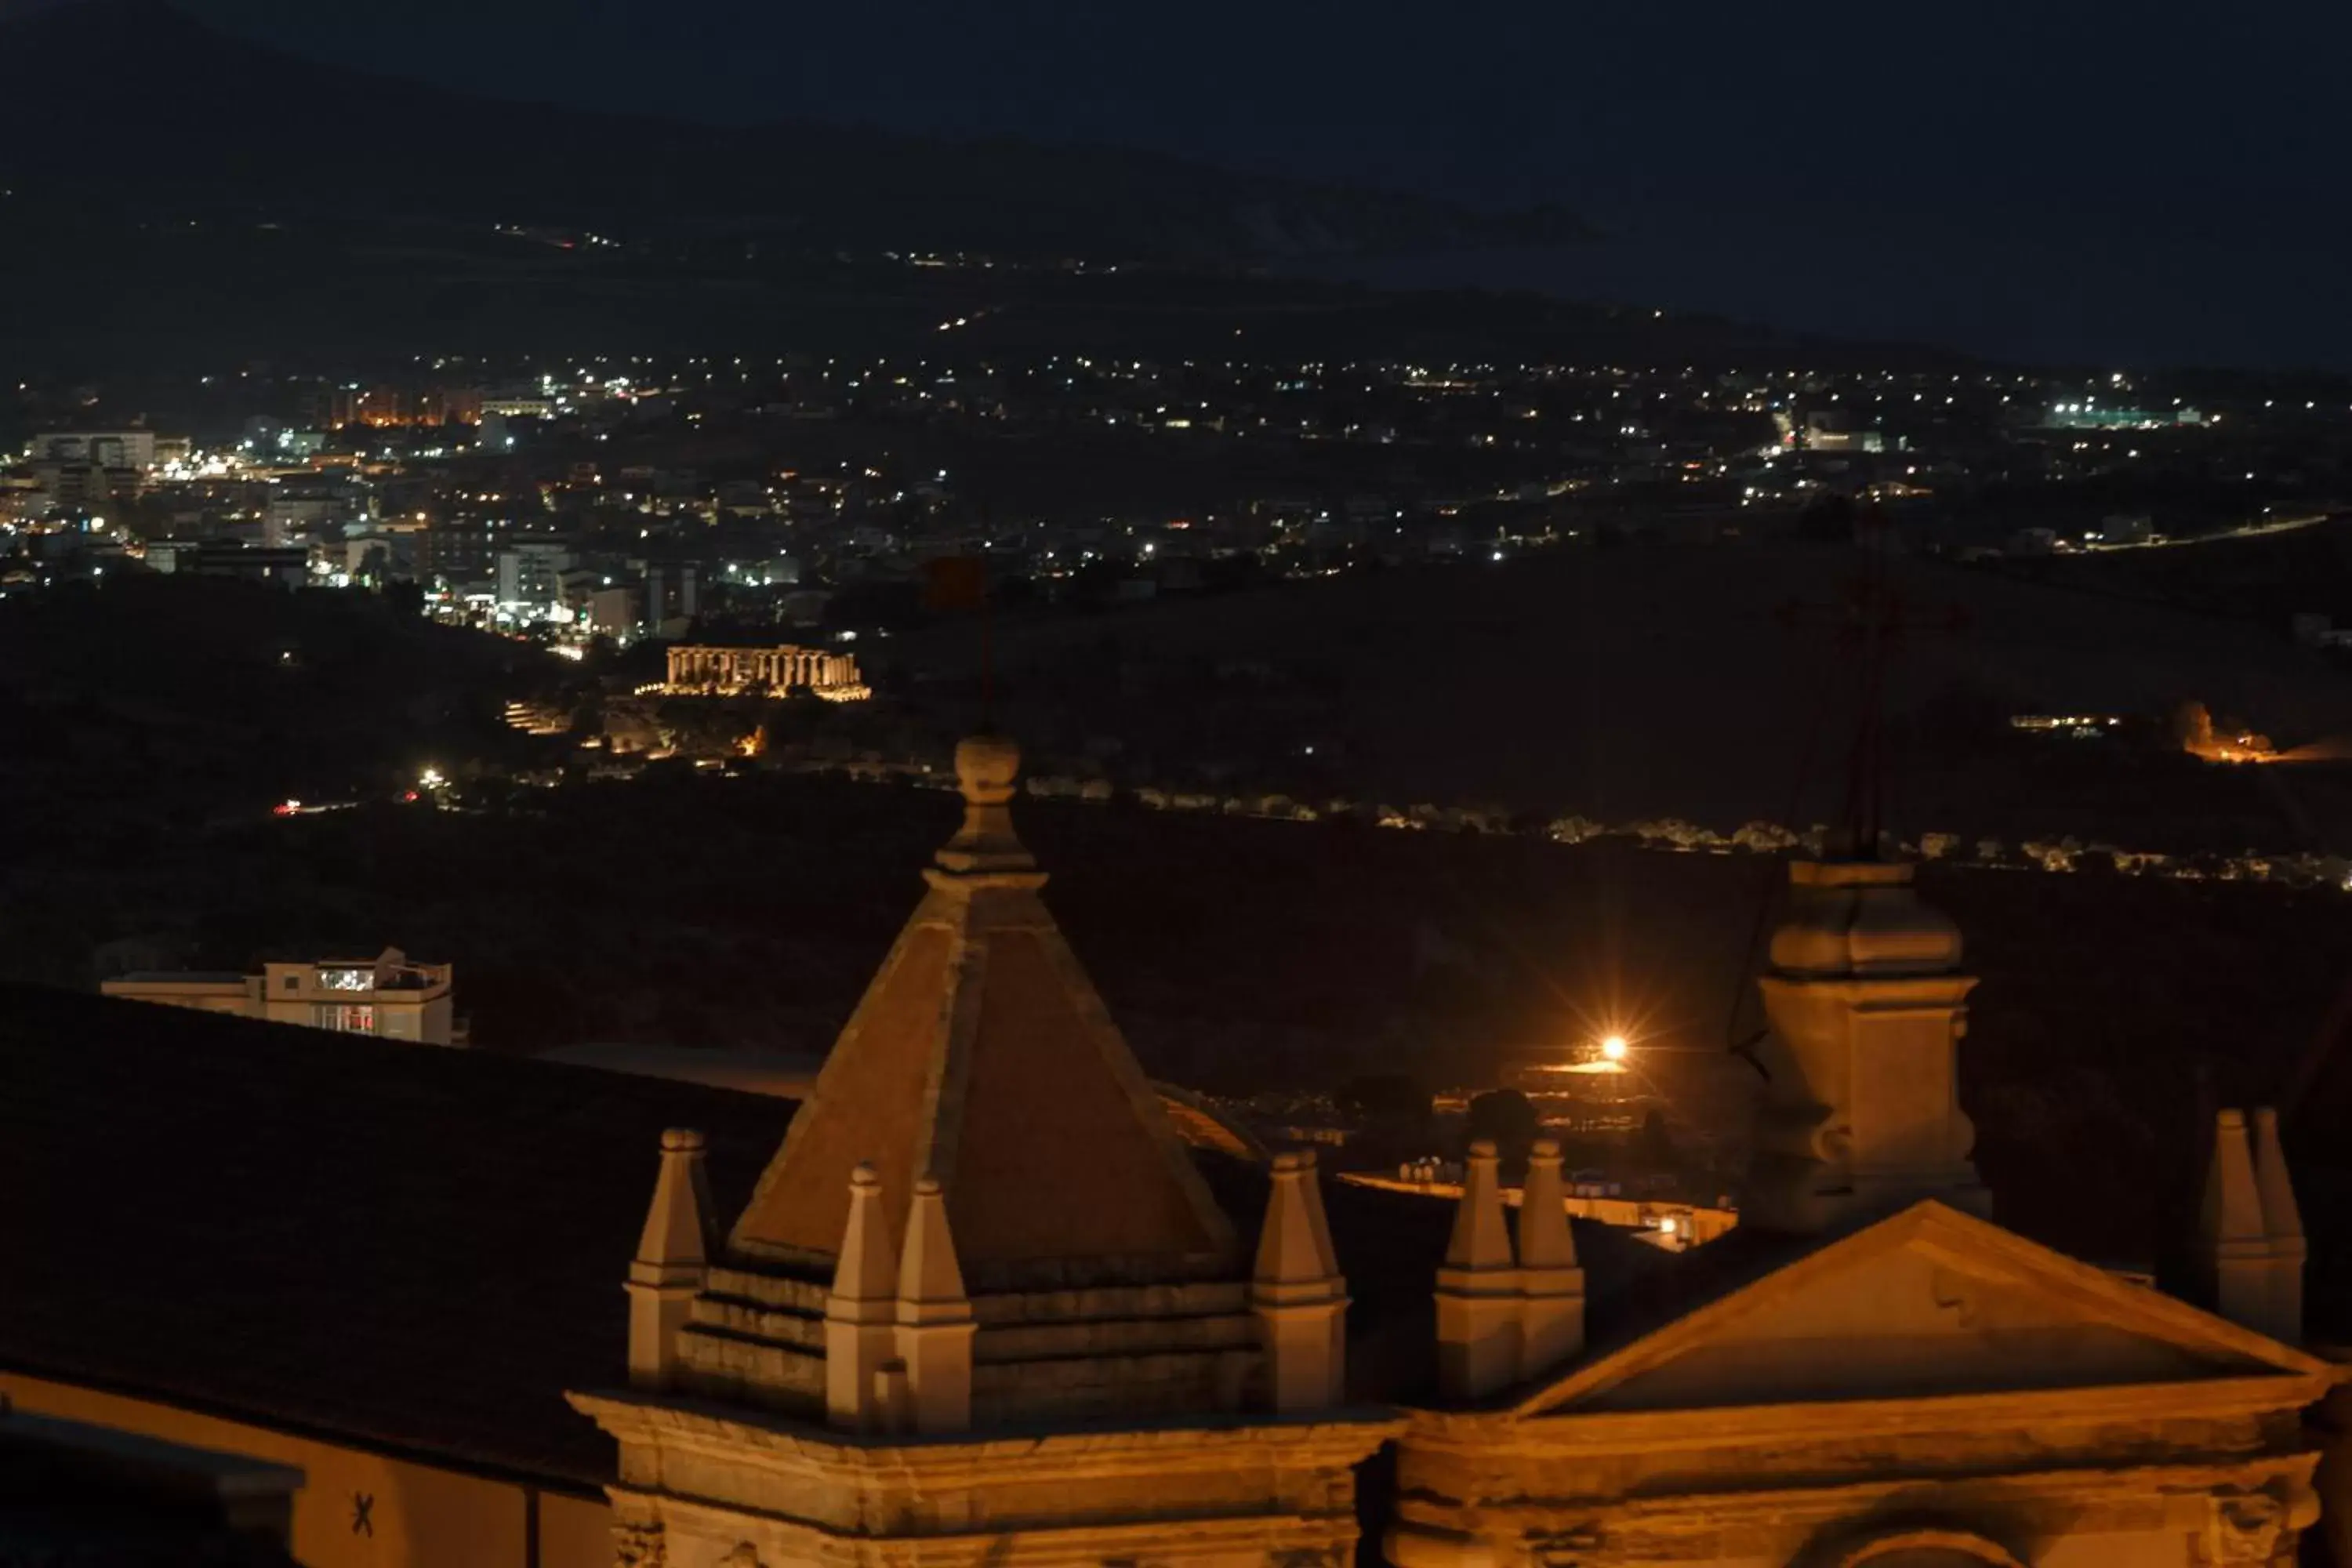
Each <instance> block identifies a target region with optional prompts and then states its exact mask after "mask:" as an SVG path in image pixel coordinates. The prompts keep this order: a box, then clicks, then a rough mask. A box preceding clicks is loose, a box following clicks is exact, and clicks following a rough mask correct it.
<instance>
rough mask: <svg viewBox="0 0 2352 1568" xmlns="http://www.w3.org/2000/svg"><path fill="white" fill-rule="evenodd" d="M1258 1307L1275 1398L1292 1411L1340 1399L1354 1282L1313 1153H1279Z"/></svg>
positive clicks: (1253, 1283) (1260, 1254)
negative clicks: (1338, 1246) (1344, 1266)
mask: <svg viewBox="0 0 2352 1568" xmlns="http://www.w3.org/2000/svg"><path fill="white" fill-rule="evenodd" d="M1250 1306H1251V1310H1253V1311H1255V1313H1256V1314H1257V1320H1258V1325H1259V1333H1260V1338H1261V1342H1262V1343H1263V1346H1264V1348H1265V1365H1266V1391H1267V1400H1268V1403H1269V1404H1271V1405H1273V1407H1274V1408H1275V1409H1276V1410H1278V1411H1285V1412H1294V1411H1302V1410H1323V1409H1328V1408H1329V1407H1331V1406H1333V1405H1338V1404H1339V1403H1340V1401H1341V1399H1342V1398H1343V1397H1344V1394H1343V1385H1344V1384H1345V1382H1346V1371H1347V1361H1346V1357H1347V1316H1348V1282H1347V1280H1346V1279H1342V1278H1341V1277H1340V1274H1339V1254H1338V1253H1337V1252H1336V1251H1335V1250H1333V1248H1332V1246H1331V1226H1330V1222H1329V1220H1328V1218H1327V1217H1326V1216H1325V1215H1324V1212H1323V1189H1322V1188H1321V1187H1320V1186H1319V1185H1318V1184H1317V1182H1316V1179H1315V1156H1314V1155H1313V1154H1312V1153H1311V1152H1303V1151H1302V1152H1292V1153H1284V1154H1276V1156H1275V1157H1274V1169H1273V1184H1272V1186H1271V1188H1270V1189H1269V1190H1268V1192H1267V1193H1266V1199H1265V1229H1263V1230H1262V1231H1260V1232H1259V1233H1258V1243H1257V1262H1256V1267H1255V1268H1254V1269H1253V1270H1252V1271H1251V1278H1250Z"/></svg>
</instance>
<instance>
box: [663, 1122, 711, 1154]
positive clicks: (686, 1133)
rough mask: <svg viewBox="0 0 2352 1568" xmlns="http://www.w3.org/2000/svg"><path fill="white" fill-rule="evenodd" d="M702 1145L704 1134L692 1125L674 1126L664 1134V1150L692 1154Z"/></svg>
mask: <svg viewBox="0 0 2352 1568" xmlns="http://www.w3.org/2000/svg"><path fill="white" fill-rule="evenodd" d="M701 1147H702V1134H701V1133H699V1132H697V1131H695V1130H694V1129H693V1128H691V1127H673V1128H671V1129H669V1130H668V1131H666V1132H664V1133H663V1134H662V1152H663V1153H665V1154H690V1153H694V1152H698V1150H700V1149H701Z"/></svg>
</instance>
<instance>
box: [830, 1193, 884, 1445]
mask: <svg viewBox="0 0 2352 1568" xmlns="http://www.w3.org/2000/svg"><path fill="white" fill-rule="evenodd" d="M897 1323H898V1243H897V1242H896V1241H895V1240H894V1239H893V1238H892V1236H891V1226H890V1216H889V1214H888V1213H887V1210H886V1209H885V1208H884V1206H883V1192H882V1178H881V1177H880V1176H878V1175H877V1174H876V1173H875V1171H874V1167H873V1166H871V1165H866V1164H860V1165H858V1166H857V1167H856V1169H854V1170H853V1171H852V1172H851V1173H850V1175H849V1217H848V1218H847V1220H846V1221H845V1223H844V1225H843V1226H842V1235H841V1251H840V1256H839V1258H838V1260H837V1261H836V1263H835V1268H834V1271H833V1290H832V1293H831V1294H830V1295H828V1296H827V1297H826V1298H825V1303H824V1372H825V1391H824V1394H825V1400H824V1403H825V1415H826V1418H827V1419H828V1420H830V1421H831V1422H832V1423H833V1424H834V1425H835V1426H845V1427H850V1428H853V1429H855V1430H858V1431H873V1430H876V1429H877V1428H879V1427H881V1426H885V1425H887V1420H888V1412H887V1411H886V1410H885V1409H884V1408H883V1407H882V1403H881V1400H880V1398H879V1395H878V1394H877V1387H878V1385H879V1383H880V1379H881V1374H882V1372H883V1369H884V1368H885V1367H886V1366H887V1365H888V1364H890V1363H893V1362H895V1361H896V1360H897V1356H898V1335H897V1331H896V1326H897Z"/></svg>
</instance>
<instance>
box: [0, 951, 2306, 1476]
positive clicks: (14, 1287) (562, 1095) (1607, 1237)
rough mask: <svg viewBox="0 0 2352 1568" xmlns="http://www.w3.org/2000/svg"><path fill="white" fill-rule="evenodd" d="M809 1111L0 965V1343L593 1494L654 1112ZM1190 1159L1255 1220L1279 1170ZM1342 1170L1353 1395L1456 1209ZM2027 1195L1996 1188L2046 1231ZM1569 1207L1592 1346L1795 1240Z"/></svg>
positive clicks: (766, 1136)
mask: <svg viewBox="0 0 2352 1568" xmlns="http://www.w3.org/2000/svg"><path fill="white" fill-rule="evenodd" d="M791 1113H792V1106H791V1103H790V1102H789V1101H785V1100H778V1099H777V1098H775V1097H773V1096H771V1095H761V1094H747V1093H740V1092H737V1091H734V1090H731V1089H717V1088H711V1087H708V1086H704V1085H700V1084H693V1083H684V1082H677V1081H674V1080H670V1079H656V1078H646V1077H637V1076H632V1075H626V1074H621V1073H613V1072H606V1071H603V1070H600V1069H596V1068H581V1067H570V1066H562V1065H559V1064H554V1063H549V1062H545V1061H539V1060H533V1059H530V1058H510V1057H501V1056H496V1055H491V1054H488V1053H484V1052H471V1051H460V1050H445V1049H437V1048H433V1047H417V1046H406V1045H394V1044H390V1043H386V1042H383V1041H378V1040H372V1039H368V1038H365V1037H357V1036H351V1035H336V1034H329V1033H324V1032H320V1031H313V1030H308V1029H299V1028H292V1027H289V1026H283V1025H273V1024H262V1023H255V1022H250V1021H247V1020H244V1019H237V1018H230V1017H225V1016H216V1015H212V1014H205V1013H198V1012H193V1011H189V1010H185V1009H181V1008H174V1007H160V1006H153V1005H143V1004H139V1003H133V1002H119V1001H112V1000H107V999H102V998H100V997H95V996H88V995H83V994H76V993H72V992H65V991H52V990H41V989H36V988H30V987H24V986H0V1118H5V1125H0V1191H5V1192H6V1193H9V1194H14V1195H15V1196H14V1200H13V1201H11V1202H9V1203H7V1204H5V1205H0V1255H5V1257H6V1258H8V1259H9V1278H10V1286H11V1288H10V1289H7V1290H5V1291H0V1367H5V1368H7V1369H10V1370H14V1371H17V1372H21V1373H30V1374H34V1375H44V1376H50V1377H55V1378H58V1379H60V1380H64V1381H68V1382H73V1383H77V1384H87V1385H90V1386H96V1387H102V1388H109V1389H113V1390H117V1391H120V1392H123V1393H127V1394H135V1395H138V1396H142V1397H145V1398H151V1399H155V1400H160V1401H163V1402H166V1403H171V1404H177V1405H185V1406H188V1407H190V1408H194V1409H199V1410H204V1411H207V1412H210V1413H213V1414H216V1415H225V1416H228V1417H232V1418H237V1419H243V1420H247V1421H251V1422H253V1423H255V1424H257V1425H260V1426H271V1427H275V1428H279V1429H286V1430H294V1431H303V1432H310V1433H314V1434H317V1435H320V1436H326V1437H330V1438H331V1439H333V1440H336V1441H339V1442H342V1443H345V1444H348V1445H351V1446H353V1447H362V1448H371V1449H375V1450H380V1451H384V1452H390V1453H394V1454H401V1455H405V1456H408V1457H411V1458H419V1459H423V1460H426V1461H428V1462H433V1463H438V1464H442V1465H446V1466H449V1467H452V1468H462V1469H472V1470H478V1471H481V1472H486V1473H491V1474H499V1475H505V1476H509V1477H512V1478H515V1479H525V1480H530V1481H534V1482H537V1483H539V1484H542V1485H553V1486H558V1487H566V1488H573V1489H581V1490H587V1489H593V1488H595V1487H597V1486H599V1485H601V1484H602V1483H603V1482H604V1480H606V1479H609V1477H610V1476H611V1474H612V1470H613V1456H612V1452H611V1448H610V1445H609V1443H608V1441H607V1440H606V1439H605V1438H604V1436H603V1435H602V1434H601V1433H599V1432H598V1431H597V1430H596V1429H595V1427H594V1426H593V1424H591V1423H590V1422H588V1421H586V1420H584V1419H583V1418H582V1417H580V1416H579V1415H577V1414H575V1413H574V1412H573V1411H572V1409H571V1408H570V1407H569V1406H568V1405H565V1403H564V1402H563V1399H562V1394H563V1392H564V1391H565V1390H566V1389H594V1388H611V1387H614V1386H616V1385H618V1384H620V1383H621V1382H622V1381H623V1379H624V1375H625V1373H624V1355H625V1343H626V1321H627V1310H626V1302H625V1296H624V1294H623V1292H622V1289H621V1281H622V1279H623V1276H624V1273H625V1269H626V1267H627V1264H628V1260H629V1258H630V1256H631V1254H632V1252H633V1251H634V1249H635V1244H636V1239H637V1233H638V1230H639V1228H640V1227H641V1226H642V1224H643V1221H644V1216H645V1209H646V1203H647V1201H648V1200H649V1198H650V1196H651V1194H652V1187H653V1178H654V1172H655V1167H656V1150H657V1147H658V1141H659V1137H660V1134H661V1131H662V1130H663V1129H664V1128H666V1127H677V1126H686V1127H694V1128H698V1129H699V1130H700V1131H702V1132H703V1133H704V1134H705V1135H706V1137H707V1138H708V1140H709V1175H710V1183H711V1195H712V1199H713V1203H714V1205H715V1207H716V1210H717V1214H716V1216H715V1217H716V1220H717V1223H718V1225H719V1226H720V1227H722V1228H723V1226H725V1225H726V1224H727V1223H728V1222H729V1221H730V1220H731V1219H732V1218H733V1216H734V1215H737V1214H738V1213H740V1210H741V1208H742V1205H743V1204H744V1202H745V1201H746V1199H747V1198H748V1196H749V1195H750V1193H751V1185H752V1183H753V1181H754V1180H755V1179H756V1178H757V1176H758V1174H759V1172H760V1170H761V1167H762V1166H763V1165H764V1164H765V1163H767V1161H768V1160H769V1158H770V1156H771V1155H772V1153H773V1152H774V1151H775V1150H776V1148H777V1146H778V1145H779V1143H780V1142H782V1137H783V1133H784V1130H785V1126H786V1124H787V1122H788V1121H789V1120H790V1117H791ZM1194 1160H1195V1162H1196V1163H1197V1164H1198V1166H1199V1168H1200V1169H1201V1171H1202V1174H1203V1176H1204V1177H1205V1178H1206V1179H1207V1181H1208V1183H1209V1186H1210V1189H1211V1191H1212V1193H1213V1194H1214V1196H1215V1198H1216V1200H1217V1203H1218V1205H1219V1206H1220V1207H1221V1208H1223V1209H1224V1210H1225V1211H1226V1212H1227V1213H1228V1214H1230V1215H1232V1216H1233V1218H1234V1226H1235V1229H1236V1231H1238V1232H1239V1233H1240V1237H1241V1239H1242V1241H1243V1244H1244V1247H1248V1246H1250V1245H1252V1244H1253V1243H1254V1240H1255V1233H1256V1230H1257V1227H1258V1225H1259V1221H1260V1217H1261V1214H1262V1209H1263V1205H1264V1203H1265V1173H1264V1172H1263V1170H1262V1169H1260V1168H1258V1167H1256V1166H1255V1165H1252V1164H1249V1163H1244V1162H1243V1161H1240V1160H1236V1159H1234V1158H1231V1157H1228V1156H1225V1155H1223V1154H1218V1153H1214V1152H1209V1151H1204V1150H1195V1151H1194ZM2334 1174H2335V1173H2333V1172H2329V1171H2326V1170H2324V1169H2323V1170H2318V1171H2315V1170H2313V1169H2312V1168H2311V1167H2309V1166H2308V1165H2306V1166H2305V1167H2304V1168H2303V1171H2302V1172H2301V1173H2299V1180H2301V1181H2303V1182H2305V1184H2306V1185H2305V1195H2306V1205H2305V1214H2306V1218H2307V1219H2309V1220H2311V1221H2313V1237H2314V1244H2315V1248H2314V1256H2315V1261H2317V1260H2318V1259H2319V1258H2322V1257H2323V1256H2325V1255H2326V1252H2327V1251H2328V1250H2329V1247H2330V1243H2329V1238H2330V1237H2332V1236H2333V1235H2334V1234H2335V1233H2336V1228H2337V1227H2336V1225H2335V1224H2334V1222H2335V1221H2336V1218H2337V1217H2338V1216H2339V1215H2341V1214H2342V1213H2344V1212H2345V1211H2346V1210H2347V1208H2352V1204H2347V1203H2345V1202H2343V1201H2341V1200H2342V1199H2343V1198H2344V1197H2345V1196H2346V1195H2347V1194H2342V1193H2340V1192H2339V1191H2338V1188H2339V1186H2340V1183H2337V1182H2334V1181H2331V1180H2329V1179H2328V1178H2330V1177H2332V1176H2333V1175H2334ZM1325 1192H1326V1197H1327V1202H1328V1206H1329V1210H1330V1223H1331V1230H1332V1237H1333V1241H1334V1243H1335V1245H1336V1246H1337V1248H1338V1250H1339V1260H1340V1266H1341V1268H1342V1269H1343V1270H1344V1272H1345V1273H1346V1275H1347V1278H1348V1285H1349V1295H1350V1297H1351V1298H1352V1300H1353V1303H1354V1304H1353V1306H1352V1308H1351V1310H1350V1311H1349V1392H1350V1394H1351V1395H1352V1396H1353V1397H1354V1398H1355V1399H1357V1400H1360V1401H1367V1402H1388V1401H1393V1400H1409V1399H1412V1398H1414V1397H1415V1396H1417V1395H1421V1394H1427V1393H1428V1392H1429V1387H1430V1383H1431V1375H1432V1373H1433V1331H1434V1321H1433V1318H1434V1314H1433V1306H1432V1303H1431V1300H1430V1290H1431V1289H1432V1287H1433V1284H1434V1272H1435V1268H1436V1266H1437V1264H1438V1261H1439V1259H1440V1257H1441V1255H1442V1253H1443V1252H1444V1247H1445V1240H1446V1236H1447V1233H1448V1230H1449V1229H1450V1226H1451V1224H1452V1220H1453V1212H1454V1205H1451V1204H1450V1203H1444V1202H1437V1201H1433V1200H1430V1199H1427V1198H1423V1197H1417V1196H1413V1195H1411V1194H1399V1193H1392V1192H1381V1191H1376V1190H1371V1189H1366V1188H1361V1187H1356V1186H1352V1185H1349V1184H1342V1183H1338V1182H1327V1183H1326V1184H1325ZM28 1194H37V1198H34V1199H31V1200H30V1201H28V1198H27V1195H28ZM2024 1195H2025V1196H2027V1197H2030V1196H2031V1194H2030V1193H2029V1194H2024ZM2011 1196H2012V1194H2005V1193H2004V1194H1999V1195H1998V1197H1997V1202H1996V1207H1995V1216H1996V1218H1997V1219H2000V1220H2004V1221H2006V1222H2007V1223H2009V1224H2011V1225H2012V1226H2020V1227H2021V1228H2022V1229H2024V1230H2025V1231H2026V1233H2027V1234H2029V1235H2032V1234H2033V1231H2034V1228H2035V1227H2034V1226H2032V1223H2031V1221H2032V1217H2033V1216H2032V1215H2031V1213H2030V1212H2027V1211H2029V1210H2030V1209H2031V1207H2032V1205H2031V1204H2030V1203H2025V1204H2020V1203H2016V1202H2002V1201H2000V1199H2007V1198H2010V1197H2011ZM2021 1222H2024V1223H2023V1224H2022V1225H2021ZM1575 1230H1576V1237H1577V1245H1578V1247H1579V1249H1580V1254H1581V1257H1582V1261H1583V1264H1584V1267H1585V1268H1586V1270H1587V1275H1588V1282H1589V1288H1590V1290H1591V1336H1592V1342H1593V1344H1594V1345H1595V1347H1596V1348H1606V1347H1608V1346H1611V1345H1613V1344H1617V1343H1622V1342H1625V1341H1626V1340H1627V1339H1630V1338H1631V1337H1633V1336H1634V1335H1636V1334H1638V1333H1639V1332H1641V1331H1643V1330H1645V1329H1647V1328H1650V1327H1654V1326H1656V1325H1658V1324H1661V1323H1663V1322H1664V1321H1669V1320H1671V1319H1673V1318H1675V1317H1678V1316H1680V1315H1682V1314H1684V1313H1685V1312H1687V1311H1690V1310H1694V1309H1695V1308H1696V1307H1698V1306H1700V1305H1703V1304H1704V1303H1705V1302H1706V1301H1708V1300H1714V1299H1717V1298H1718V1297H1720V1296H1721V1295H1722V1294H1724V1293H1725V1292H1726V1291H1727V1290H1730V1289H1737V1288H1738V1286H1740V1285H1742V1284H1745V1283H1747V1282H1748V1281H1749V1280H1751V1279H1756V1278H1759V1277H1760V1276H1761V1275H1762V1274H1764V1273H1768V1272H1769V1271H1770V1270H1771V1269H1772V1268H1775V1267H1778V1266H1779V1264H1780V1263H1782V1262H1785V1261H1786V1260H1787V1258H1788V1255H1789V1253H1790V1245H1789V1243H1788V1242H1787V1240H1786V1238H1781V1237H1771V1236H1768V1235H1764V1234H1762V1233H1756V1234H1752V1235H1751V1234H1749V1233H1748V1232H1744V1231H1735V1232H1734V1233H1733V1234H1732V1235H1731V1236H1730V1237H1726V1238H1724V1239H1723V1240H1721V1241H1717V1242H1716V1243H1713V1244H1712V1245H1710V1246H1708V1247H1702V1248H1700V1249H1698V1250H1696V1252H1693V1253H1690V1254H1687V1255H1680V1256H1677V1255H1673V1254H1668V1253H1664V1252H1662V1251H1659V1250H1657V1249H1656V1248H1654V1247H1649V1246H1647V1245H1646V1244H1644V1243H1643V1242H1642V1241H1640V1240H1638V1239H1637V1238H1635V1237H1632V1236H1630V1235H1628V1234H1627V1233H1624V1232H1622V1231H1616V1230H1612V1229H1611V1228H1610V1227H1608V1226H1599V1225H1593V1224H1590V1223H1586V1222H1578V1223H1577V1225H1576V1226H1575ZM2328 1272H2329V1270H2327V1269H2326V1268H2324V1267H2322V1268H2315V1270H2314V1274H2315V1279H2314V1284H2315V1287H2318V1289H2316V1290H2315V1300H2314V1308H2315V1320H2316V1321H2315V1323H2314V1331H2315V1333H2317V1334H2318V1335H2320V1336H2321V1337H2334V1335H2333V1330H2334V1324H2335V1323H2336V1321H2339V1320H2340V1319H2341V1317H2342V1314H2341V1313H2339V1312H2338V1311H2336V1310H2332V1309H2334V1308H2336V1305H2337V1303H2336V1302H2335V1301H2333V1300H2330V1299H2329V1298H2330V1293H2329V1291H2328V1290H2327V1289H2326V1276H2327V1274H2328Z"/></svg>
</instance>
